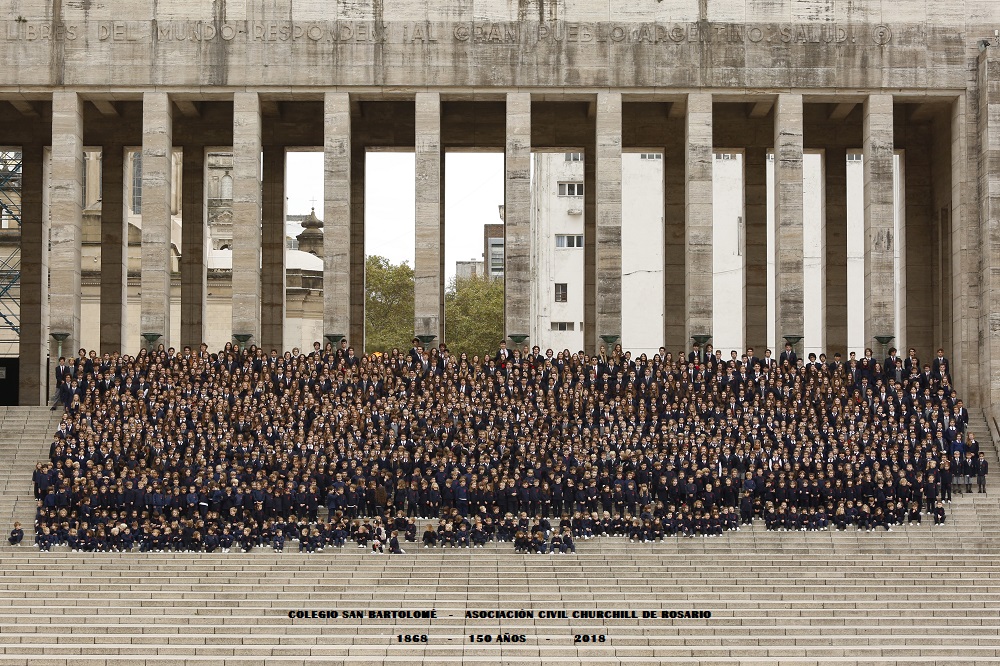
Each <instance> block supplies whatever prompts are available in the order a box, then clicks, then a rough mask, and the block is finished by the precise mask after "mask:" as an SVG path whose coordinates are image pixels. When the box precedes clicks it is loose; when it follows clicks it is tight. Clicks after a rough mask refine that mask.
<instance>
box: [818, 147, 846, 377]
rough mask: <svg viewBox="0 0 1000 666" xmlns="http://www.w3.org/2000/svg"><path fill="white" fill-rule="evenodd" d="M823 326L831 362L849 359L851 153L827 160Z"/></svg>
mask: <svg viewBox="0 0 1000 666" xmlns="http://www.w3.org/2000/svg"><path fill="white" fill-rule="evenodd" d="M823 176H824V181H825V188H826V192H825V193H824V197H823V200H824V211H823V230H822V237H823V276H822V278H821V279H822V281H823V285H824V287H823V296H824V299H823V322H824V325H825V327H826V344H825V345H824V348H825V349H826V351H827V355H828V356H830V358H831V360H832V358H833V354H834V353H836V352H840V353H841V354H843V355H844V358H847V151H846V150H845V149H843V148H827V149H826V152H825V154H824V157H823Z"/></svg>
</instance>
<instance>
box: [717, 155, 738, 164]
mask: <svg viewBox="0 0 1000 666" xmlns="http://www.w3.org/2000/svg"><path fill="white" fill-rule="evenodd" d="M715 159H717V160H723V161H726V162H728V161H729V160H735V159H736V155H734V154H733V153H716V154H715Z"/></svg>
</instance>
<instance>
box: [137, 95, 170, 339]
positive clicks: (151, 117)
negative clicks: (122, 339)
mask: <svg viewBox="0 0 1000 666" xmlns="http://www.w3.org/2000/svg"><path fill="white" fill-rule="evenodd" d="M173 173H174V169H173V107H172V106H171V103H170V98H169V96H168V95H167V93H160V92H148V93H145V94H143V97H142V252H141V255H142V269H141V285H140V290H141V292H142V298H141V301H140V323H139V333H140V334H141V335H143V336H145V335H146V334H159V335H160V336H161V337H160V338H158V339H157V340H155V341H154V345H156V344H163V346H164V347H169V346H170V342H171V341H170V268H171V267H170V240H171V238H170V227H171V215H170V210H171V205H172V202H171V196H172V193H171V188H172V183H173ZM140 342H141V343H142V345H143V346H145V345H146V340H145V339H143V340H141V341H140Z"/></svg>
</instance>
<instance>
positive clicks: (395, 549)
mask: <svg viewBox="0 0 1000 666" xmlns="http://www.w3.org/2000/svg"><path fill="white" fill-rule="evenodd" d="M389 553H390V554H391V555H405V554H406V551H405V550H403V549H402V548H400V547H399V532H398V531H397V530H393V531H392V536H391V537H390V538H389Z"/></svg>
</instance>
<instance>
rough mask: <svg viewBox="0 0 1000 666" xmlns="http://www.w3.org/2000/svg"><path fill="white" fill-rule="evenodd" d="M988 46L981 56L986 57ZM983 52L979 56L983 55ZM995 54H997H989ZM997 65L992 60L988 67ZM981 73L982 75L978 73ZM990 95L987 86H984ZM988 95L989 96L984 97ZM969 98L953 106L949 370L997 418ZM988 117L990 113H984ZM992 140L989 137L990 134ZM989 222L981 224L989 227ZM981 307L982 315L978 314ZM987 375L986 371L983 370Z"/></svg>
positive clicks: (987, 260)
mask: <svg viewBox="0 0 1000 666" xmlns="http://www.w3.org/2000/svg"><path fill="white" fill-rule="evenodd" d="M989 51H990V49H986V52H984V53H985V57H986V58H990V54H989V53H988V52H989ZM981 57H983V56H981ZM993 58H996V55H993ZM994 67H995V65H994V64H993V63H990V67H989V68H988V69H989V70H993V68H994ZM981 76H983V75H982V74H981ZM996 85H997V84H996V79H992V80H991V79H989V78H987V79H986V80H984V81H983V82H982V83H981V84H980V87H979V90H980V92H981V94H982V93H983V91H986V87H988V86H996ZM987 95H988V91H987ZM987 99H990V97H987ZM970 103H971V100H970V99H968V98H967V97H966V96H965V95H960V96H959V97H958V98H957V99H956V100H955V102H954V103H953V104H952V108H951V240H950V244H951V247H950V250H951V257H950V264H951V266H950V268H951V293H950V294H949V295H948V296H949V298H950V300H951V314H952V321H951V329H952V333H951V339H952V349H951V362H952V376H953V378H954V379H955V383H956V385H957V387H958V391H959V393H960V394H961V395H963V396H965V402H966V404H969V405H980V404H981V405H984V406H989V405H992V406H993V410H994V416H995V417H997V419H998V420H1000V413H998V411H1000V410H998V408H997V407H996V405H997V403H995V402H992V401H991V400H990V395H991V393H992V391H993V387H994V386H995V382H996V381H997V378H996V375H995V374H994V375H989V372H990V370H992V369H994V368H993V364H992V362H985V363H984V362H981V361H983V360H985V359H988V358H990V357H989V354H991V353H992V351H987V350H986V349H980V347H981V345H982V342H981V341H980V338H979V333H980V326H983V325H985V326H990V325H992V322H993V321H995V319H994V317H995V314H994V312H995V311H994V310H992V306H991V304H990V301H989V298H990V296H988V295H986V294H984V295H983V298H982V300H981V299H980V293H981V292H980V289H985V288H986V287H987V286H988V285H987V284H985V283H984V284H982V285H980V281H981V279H982V270H984V269H985V267H986V266H990V267H991V268H992V259H993V254H992V253H993V249H994V246H993V245H992V237H991V238H989V239H988V240H987V239H986V238H984V235H983V234H981V233H980V226H981V225H977V224H976V221H977V220H980V215H982V212H981V211H980V210H979V209H978V206H977V204H980V203H981V202H979V201H977V185H978V184H979V183H978V182H977V181H978V178H977V167H978V165H979V164H980V162H979V159H980V156H979V154H978V152H976V151H974V150H970V146H977V145H980V141H981V138H980V137H979V136H977V134H978V132H979V127H978V125H979V123H977V122H976V119H975V117H973V115H972V113H971V112H970V111H969V104H970ZM989 111H990V109H989V108H985V109H984V108H980V109H979V114H980V117H982V114H984V113H988V112H989ZM986 120H987V122H988V120H989V119H988V117H987V119H986ZM990 140H992V139H990ZM990 224H992V223H987V224H986V225H985V227H986V228H990ZM984 241H985V242H987V243H988V245H987V246H986V247H985V248H984V250H983V255H982V256H983V259H984V261H983V264H982V265H980V262H979V259H980V246H981V245H982V244H983V242H984ZM980 313H982V317H983V319H982V320H981V319H980ZM993 334H994V331H992V330H991V331H989V333H987V330H983V335H984V337H985V336H987V335H989V336H990V337H991V338H992V336H993ZM983 375H985V376H983Z"/></svg>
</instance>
